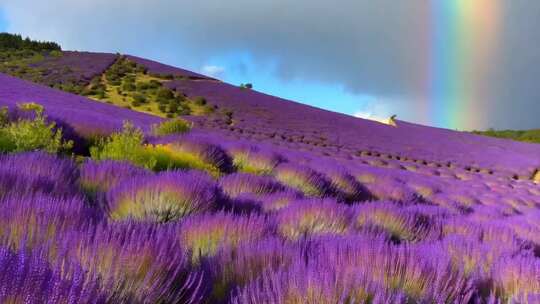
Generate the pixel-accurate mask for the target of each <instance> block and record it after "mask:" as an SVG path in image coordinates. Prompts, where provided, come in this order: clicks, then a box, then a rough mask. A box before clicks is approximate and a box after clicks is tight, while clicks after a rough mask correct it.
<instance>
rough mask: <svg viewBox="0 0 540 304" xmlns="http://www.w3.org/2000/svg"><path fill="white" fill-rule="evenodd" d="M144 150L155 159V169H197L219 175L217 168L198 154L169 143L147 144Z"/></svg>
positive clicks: (215, 175)
mask: <svg viewBox="0 0 540 304" xmlns="http://www.w3.org/2000/svg"><path fill="white" fill-rule="evenodd" d="M145 150H146V152H147V153H148V154H149V155H151V156H152V157H153V158H154V159H155V160H156V164H155V169H156V170H158V171H161V170H168V169H197V170H202V171H206V172H208V173H209V174H210V175H212V176H214V177H218V176H220V175H221V172H220V171H219V168H216V167H215V166H213V165H212V164H209V163H207V162H205V161H204V160H202V159H201V158H200V157H199V156H198V155H196V154H193V153H189V152H186V151H181V150H177V149H174V148H172V147H171V145H147V146H146V147H145Z"/></svg>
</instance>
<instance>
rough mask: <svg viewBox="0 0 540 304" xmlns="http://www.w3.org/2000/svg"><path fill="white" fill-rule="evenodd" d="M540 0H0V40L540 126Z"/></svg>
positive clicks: (302, 97)
mask: <svg viewBox="0 0 540 304" xmlns="http://www.w3.org/2000/svg"><path fill="white" fill-rule="evenodd" d="M539 26H540V1H532V0H516V1H509V0H474V1H472V0H408V1H395V0H379V1H371V0H336V1H320V0H295V1H287V0H258V1H252V0H229V1H222V0H197V1H194V0H155V1H146V0H114V1H113V0H86V1H76V0H48V1H38V0H0V30H5V31H9V32H13V33H20V34H22V35H23V36H30V37H32V38H35V39H40V40H53V41H57V42H59V43H60V44H61V45H62V47H63V48H64V49H70V50H87V51H100V52H121V53H128V54H133V55H137V56H142V57H146V58H150V59H154V60H158V61H161V62H164V63H168V64H171V65H175V66H179V67H183V68H187V69H190V70H193V71H197V72H201V73H204V74H207V75H211V76H214V77H217V78H219V79H221V80H223V81H226V82H230V83H233V84H240V83H252V84H253V86H254V89H256V90H259V91H262V92H265V93H269V94H272V95H277V96H280V97H284V98H288V99H292V100H295V101H298V102H303V103H307V104H311V105H314V106H317V107H321V108H325V109H329V110H332V111H336V112H342V113H346V114H349V115H356V116H359V117H365V118H385V117H388V116H390V115H393V114H396V115H397V116H398V119H402V120H407V121H412V122H417V123H420V124H426V125H432V126H438V127H444V128H451V129H459V130H471V129H487V128H496V129H506V128H514V129H530V128H540V119H539V116H540V86H539V85H538V79H540V40H538V39H534V37H535V36H536V34H537V31H538V29H540V27H539Z"/></svg>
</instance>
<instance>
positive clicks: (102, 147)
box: [90, 122, 156, 170]
mask: <svg viewBox="0 0 540 304" xmlns="http://www.w3.org/2000/svg"><path fill="white" fill-rule="evenodd" d="M143 143H144V134H143V132H142V131H141V129H138V128H136V127H135V126H133V124H131V123H130V122H125V123H124V127H123V130H122V131H121V132H117V133H113V134H112V135H111V136H109V137H108V138H105V139H101V140H100V141H99V142H98V144H97V145H96V146H94V147H91V148H90V156H91V157H92V158H93V159H95V160H105V159H112V160H125V161H129V162H131V163H133V164H135V165H137V166H141V167H144V168H147V169H150V170H152V169H154V167H155V166H156V158H155V157H154V156H152V155H151V154H149V153H148V152H147V150H146V149H145V147H144V145H143Z"/></svg>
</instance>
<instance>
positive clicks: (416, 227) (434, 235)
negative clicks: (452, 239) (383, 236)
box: [356, 202, 441, 242]
mask: <svg viewBox="0 0 540 304" xmlns="http://www.w3.org/2000/svg"><path fill="white" fill-rule="evenodd" d="M356 212H357V215H356V227H357V228H359V229H366V230H368V231H369V230H371V229H374V230H379V229H380V230H382V231H384V232H386V233H388V235H389V236H390V237H391V238H392V239H394V240H397V241H407V242H417V241H422V240H426V239H438V238H439V237H440V235H441V229H440V227H438V225H437V223H436V222H435V220H434V218H433V217H431V216H429V215H428V214H424V213H422V212H420V211H419V210H404V209H403V208H401V209H400V208H399V205H397V204H394V203H390V202H372V203H367V204H363V205H359V206H358V207H356Z"/></svg>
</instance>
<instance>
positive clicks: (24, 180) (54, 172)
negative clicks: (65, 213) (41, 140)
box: [0, 152, 79, 196]
mask: <svg viewBox="0 0 540 304" xmlns="http://www.w3.org/2000/svg"><path fill="white" fill-rule="evenodd" d="M78 175H79V172H78V169H77V167H76V166H75V164H74V163H73V162H72V161H71V160H70V159H62V158H57V157H56V156H53V155H50V154H47V153H43V152H31V153H21V154H14V155H2V156H0V196H5V195H8V194H11V193H13V194H16V195H21V196H24V195H29V194H33V193H39V192H41V193H50V194H54V195H58V196H65V195H73V194H75V193H76V189H77V187H76V186H75V185H76V182H77V178H78Z"/></svg>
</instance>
